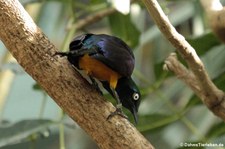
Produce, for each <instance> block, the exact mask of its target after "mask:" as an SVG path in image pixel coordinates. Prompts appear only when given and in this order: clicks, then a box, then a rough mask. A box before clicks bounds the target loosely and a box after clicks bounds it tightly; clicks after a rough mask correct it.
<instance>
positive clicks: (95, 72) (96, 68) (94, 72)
mask: <svg viewBox="0 0 225 149" xmlns="http://www.w3.org/2000/svg"><path fill="white" fill-rule="evenodd" d="M79 68H80V69H83V70H84V71H85V72H86V73H87V75H89V76H92V77H95V78H96V79H98V80H100V81H107V82H109V84H110V87H112V88H114V89H115V88H116V85H117V81H118V79H119V78H120V77H121V76H120V75H119V74H118V73H117V72H115V71H113V70H112V69H111V68H109V67H108V66H106V65H105V64H103V63H102V62H100V61H98V60H96V59H94V58H91V57H90V56H89V55H88V54H85V55H84V56H83V57H81V58H80V59H79Z"/></svg>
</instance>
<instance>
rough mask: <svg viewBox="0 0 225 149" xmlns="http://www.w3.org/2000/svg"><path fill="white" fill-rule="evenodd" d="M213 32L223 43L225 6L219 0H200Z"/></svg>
mask: <svg viewBox="0 0 225 149" xmlns="http://www.w3.org/2000/svg"><path fill="white" fill-rule="evenodd" d="M200 2H201V4H202V6H203V8H204V10H205V12H206V16H207V19H208V23H209V25H210V27H211V28H212V31H213V32H214V34H215V35H216V36H217V37H218V38H219V39H220V40H221V41H223V43H225V36H224V34H225V8H223V6H222V4H221V3H220V0H207V1H206V0H200Z"/></svg>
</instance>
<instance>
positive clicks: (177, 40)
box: [143, 0, 225, 120]
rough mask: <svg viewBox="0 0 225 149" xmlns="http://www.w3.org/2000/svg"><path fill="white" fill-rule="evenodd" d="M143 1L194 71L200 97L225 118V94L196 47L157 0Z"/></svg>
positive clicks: (213, 110)
mask: <svg viewBox="0 0 225 149" xmlns="http://www.w3.org/2000/svg"><path fill="white" fill-rule="evenodd" d="M143 2H144V4H145V5H146V7H147V9H148V11H149V14H150V15H151V16H152V18H153V20H154V21H155V23H156V24H157V25H158V27H159V29H160V30H161V32H162V33H163V34H164V36H165V37H166V38H167V39H168V40H169V41H170V42H171V44H172V45H173V46H174V47H175V48H176V49H177V51H178V52H179V54H180V55H181V56H182V57H183V58H184V59H185V61H186V62H187V64H188V66H189V68H190V70H191V71H192V72H193V74H194V76H195V78H196V82H197V83H198V85H199V88H200V91H201V96H199V97H200V98H202V101H203V102H204V103H205V104H206V105H207V107H208V108H209V109H210V110H211V111H212V112H213V113H214V114H216V115H217V116H219V117H221V118H222V119H223V120H225V100H224V99H225V95H224V93H223V91H221V90H219V89H218V88H217V87H216V86H215V85H214V84H213V82H212V81H211V80H210V77H209V76H208V74H207V72H206V69H205V67H204V64H203V63H202V61H201V60H200V58H199V57H198V55H197V53H196V52H195V50H194V48H193V47H192V46H191V45H190V44H189V43H188V42H187V41H186V40H185V38H184V37H183V36H182V35H181V34H179V33H178V32H177V31H176V29H175V28H174V27H173V26H172V24H171V23H170V21H169V19H168V18H167V16H166V15H165V14H164V12H163V11H162V9H161V7H160V5H159V4H158V2H157V0H143Z"/></svg>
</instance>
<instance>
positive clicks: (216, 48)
mask: <svg viewBox="0 0 225 149" xmlns="http://www.w3.org/2000/svg"><path fill="white" fill-rule="evenodd" d="M20 2H21V3H22V4H23V6H24V7H25V9H26V10H27V12H28V13H29V14H30V15H31V16H32V18H33V19H34V21H35V22H36V23H37V25H38V26H39V27H40V28H41V29H42V30H43V32H44V33H45V34H46V35H47V36H48V37H49V39H50V40H51V41H52V42H53V43H54V44H55V45H56V47H58V49H60V50H63V51H66V50H68V44H69V42H70V41H71V40H72V38H73V37H74V36H76V35H79V34H82V33H86V32H91V33H104V34H111V35H114V36H117V37H120V38H121V39H123V40H124V41H125V42H126V43H127V44H129V45H130V46H131V47H132V49H133V50H134V53H135V58H136V67H135V70H134V73H133V78H134V79H135V80H136V82H137V84H138V85H139V87H140V89H141V92H142V97H143V98H142V103H141V105H140V109H139V116H140V119H139V123H138V125H136V127H137V129H138V130H139V131H140V132H141V133H142V134H143V135H145V137H146V138H147V139H149V140H150V141H151V143H152V144H153V145H154V146H155V147H156V148H157V149H164V148H167V149H174V148H182V146H181V145H180V144H181V143H189V142H192V143H198V142H202V143H205V142H208V143H217V144H219V143H223V144H224V145H225V125H224V122H223V121H222V120H221V119H220V118H218V117H216V116H214V115H213V114H212V113H211V112H210V111H209V110H208V109H207V108H206V106H204V105H203V104H202V103H201V101H200V99H199V98H198V97H196V96H195V95H194V94H193V92H192V91H191V90H190V89H189V88H187V87H186V86H185V85H184V84H183V83H182V82H181V81H179V80H178V79H177V78H176V77H175V76H174V75H173V74H172V73H169V72H165V71H163V69H162V67H163V62H164V60H165V58H166V57H167V56H168V55H169V54H170V53H171V52H173V51H175V49H174V48H173V47H172V46H171V45H170V43H169V42H168V41H167V40H165V38H164V37H163V36H162V35H161V33H160V32H159V30H158V28H157V27H156V26H155V25H154V23H153V21H152V19H151V18H150V16H149V14H148V13H147V11H146V9H145V7H144V5H143V4H142V3H141V1H133V2H132V4H131V5H130V7H128V8H130V11H129V13H128V14H123V13H124V12H123V13H121V12H119V11H116V9H115V6H116V5H113V4H112V1H111V0H108V1H105V0H20ZM120 2H122V1H120ZM159 2H160V5H161V7H162V8H163V10H164V12H165V13H166V14H167V15H168V17H169V19H170V21H171V22H172V24H173V25H174V26H175V27H176V29H177V30H178V31H179V32H180V33H181V34H182V35H184V36H185V38H186V39H187V40H188V41H189V43H190V44H191V45H192V46H193V47H194V48H195V49H196V51H197V53H198V54H199V56H200V57H201V59H202V60H203V62H204V64H205V66H206V69H207V71H208V73H209V74H210V77H211V78H212V79H213V80H214V82H215V83H216V85H217V86H218V87H219V88H220V89H222V90H225V85H224V81H225V75H224V72H225V67H224V66H225V58H224V57H225V46H224V44H222V43H221V42H220V41H219V40H218V39H216V38H215V36H214V35H213V34H212V33H211V30H210V28H209V27H208V25H207V21H206V19H205V15H204V12H203V10H202V8H201V5H200V3H199V1H198V0H188V1H186V0H160V1H159ZM223 2H224V1H223ZM121 5H122V6H126V5H125V4H120V6H121ZM125 9H126V8H122V10H125ZM88 19H89V20H88ZM91 19H92V20H91ZM90 20H91V22H89V23H87V21H90ZM106 97H107V98H109V100H111V101H112V102H114V100H112V99H111V97H110V96H109V95H107V93H106ZM127 114H128V116H129V119H130V121H131V122H133V119H132V116H131V115H129V113H127ZM0 148H2V149H18V148H19V149H20V148H21V149H26V148H27V149H39V148H42V149H45V148H46V149H55V148H60V149H65V148H66V149H90V148H91V149H94V148H98V147H97V145H96V144H95V143H94V142H93V140H92V139H91V138H89V136H87V134H86V133H85V132H84V131H83V130H82V129H81V128H80V127H79V126H78V125H76V124H75V123H74V122H73V121H72V120H71V119H70V118H69V117H68V116H66V115H65V114H64V113H63V112H62V111H61V110H60V109H59V107H58V106H57V105H56V104H55V103H54V102H53V100H52V99H50V97H49V96H48V95H47V94H46V93H45V92H44V91H43V90H42V89H41V88H40V87H39V86H38V85H37V84H36V83H35V81H34V80H33V79H32V78H31V77H30V76H28V75H27V74H26V73H25V72H24V71H23V69H22V68H21V67H20V66H19V65H18V64H17V63H16V61H15V60H14V59H13V58H12V56H11V55H10V54H9V52H8V51H7V49H6V48H5V47H4V45H3V44H2V43H1V44H0ZM199 148H207V147H199ZM208 148H209V147H208ZM215 148H219V147H215ZM221 148H222V147H221Z"/></svg>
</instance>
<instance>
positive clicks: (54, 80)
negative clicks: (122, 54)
mask: <svg viewBox="0 0 225 149" xmlns="http://www.w3.org/2000/svg"><path fill="white" fill-rule="evenodd" d="M0 26H1V28H0V39H1V40H2V41H3V43H4V44H5V46H6V47H7V49H8V50H9V51H10V52H11V53H12V55H13V56H14V57H15V58H16V59H17V61H18V63H19V64H20V65H21V66H22V67H23V68H24V70H25V71H26V72H27V73H28V74H29V75H30V76H32V77H33V78H34V79H35V80H36V81H37V82H38V83H39V84H40V85H41V87H42V88H43V89H44V90H45V91H46V92H47V93H48V94H49V96H51V97H52V98H53V99H54V100H55V102H56V103H57V104H58V105H59V106H60V107H61V108H62V109H63V110H64V111H65V112H66V113H67V114H68V115H69V116H70V117H71V118H72V119H73V120H76V122H77V123H78V124H79V125H80V126H81V127H82V128H83V129H84V130H85V131H86V132H87V133H88V134H89V135H90V136H91V137H92V138H93V139H94V140H95V141H96V142H97V144H98V145H99V147H100V148H107V149H109V148H123V149H124V148H137V149H138V148H153V147H152V146H151V144H150V143H149V142H148V141H147V140H146V139H145V138H144V137H143V136H142V135H141V134H140V133H139V132H138V131H137V130H136V129H135V128H134V127H133V126H132V125H131V124H130V123H129V122H128V121H127V120H126V119H124V118H121V117H119V116H115V117H113V118H112V119H110V120H108V121H107V120H106V118H107V116H108V115H109V114H110V112H112V111H114V110H115V108H114V107H113V106H112V104H110V103H109V102H107V101H105V100H104V98H103V97H102V96H101V95H99V94H98V93H97V92H96V91H95V90H94V89H93V88H91V87H90V85H89V84H88V83H87V81H85V80H84V79H83V78H82V77H81V76H80V75H79V73H78V72H76V71H75V70H74V69H73V68H72V67H71V65H70V64H69V63H68V61H67V60H66V58H59V57H58V56H55V57H53V55H54V53H55V52H56V48H55V46H54V45H53V44H52V43H50V42H49V40H48V39H47V37H46V36H45V35H44V34H43V33H42V32H41V30H40V29H39V28H38V27H37V26H36V25H35V24H34V22H33V20H32V19H31V18H30V16H29V15H28V14H27V12H26V11H25V10H24V8H23V7H22V6H21V4H20V3H19V1H18V0H4V1H3V0H1V1H0Z"/></svg>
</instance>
